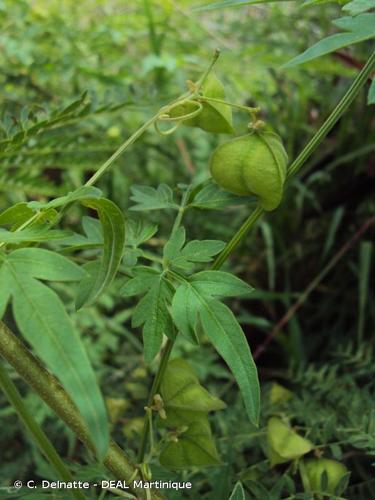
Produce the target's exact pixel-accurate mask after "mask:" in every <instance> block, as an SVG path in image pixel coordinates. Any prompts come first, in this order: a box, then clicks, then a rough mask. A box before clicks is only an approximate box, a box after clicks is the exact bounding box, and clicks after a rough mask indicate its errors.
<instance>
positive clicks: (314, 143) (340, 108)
mask: <svg viewBox="0 0 375 500" xmlns="http://www.w3.org/2000/svg"><path fill="white" fill-rule="evenodd" d="M374 69H375V52H373V54H372V55H371V56H370V58H369V59H368V61H367V63H366V65H365V66H364V67H363V69H362V70H361V71H360V73H358V75H357V77H356V78H355V79H354V81H353V83H352V84H351V86H350V87H349V89H348V90H347V92H346V93H345V94H344V96H343V97H342V98H341V100H340V102H339V103H338V105H337V106H336V107H335V109H334V110H333V111H332V113H331V114H330V115H329V117H328V118H327V119H326V121H325V122H324V123H323V125H322V126H321V127H320V129H319V130H318V131H317V132H316V133H315V134H314V136H313V137H312V139H311V140H310V141H309V142H308V143H307V144H306V146H305V147H304V148H303V150H302V151H301V153H300V154H299V155H298V156H297V158H296V159H295V160H294V161H293V162H292V163H291V165H290V166H289V168H288V173H287V178H288V179H290V178H291V177H292V176H294V175H295V174H296V173H297V172H298V171H299V170H300V168H301V167H302V166H303V165H304V164H305V162H306V161H307V160H308V159H309V158H310V156H311V155H312V154H313V153H314V151H315V150H316V149H317V147H318V146H319V145H320V144H321V142H322V141H323V140H324V139H325V138H326V136H327V135H328V133H329V132H330V131H331V130H332V128H333V127H334V126H335V124H336V123H337V122H338V120H339V119H340V118H341V117H342V115H343V114H344V113H345V111H346V110H347V109H348V107H349V106H350V105H351V103H352V102H353V101H354V99H355V98H356V97H357V95H358V94H359V92H360V90H361V89H362V87H363V86H364V84H365V83H366V81H367V79H368V77H369V76H370V75H371V74H372V72H373V71H374ZM264 213H265V210H264V209H263V208H261V207H260V206H257V207H256V208H255V210H254V211H253V212H252V213H251V214H250V215H249V217H248V218H247V219H246V220H245V222H244V223H243V224H242V226H241V227H240V228H239V229H238V231H236V233H235V234H234V236H233V237H232V238H231V240H230V241H229V242H228V243H227V244H226V245H225V247H224V249H223V250H222V251H221V253H220V254H219V255H218V256H217V258H216V259H215V261H214V262H213V264H212V266H211V269H212V270H217V269H220V268H221V267H222V265H223V264H224V262H225V261H226V260H227V259H228V257H229V256H230V255H231V254H232V253H233V252H234V250H235V249H236V248H237V246H238V245H239V244H240V242H241V241H242V240H243V239H244V238H245V236H246V235H247V234H248V232H249V231H250V229H251V228H252V227H254V225H255V224H256V222H257V221H258V220H259V219H260V217H261V216H262V215H263V214H264ZM174 342H175V341H174V340H168V342H167V344H166V346H168V349H167V348H166V349H164V351H163V353H162V356H161V359H160V365H159V369H158V371H157V373H156V376H155V379H154V382H153V384H152V387H151V390H150V395H151V394H153V395H152V398H153V396H154V394H155V393H156V392H157V390H158V388H159V385H160V381H161V380H162V378H163V374H164V371H165V367H166V366H167V363H168V360H169V357H170V355H171V352H172V349H173V346H174ZM152 398H151V399H152ZM148 429H149V426H148V425H145V427H144V430H143V435H142V447H141V449H140V453H139V460H140V461H142V460H143V458H144V455H145V445H146V442H147V436H148Z"/></svg>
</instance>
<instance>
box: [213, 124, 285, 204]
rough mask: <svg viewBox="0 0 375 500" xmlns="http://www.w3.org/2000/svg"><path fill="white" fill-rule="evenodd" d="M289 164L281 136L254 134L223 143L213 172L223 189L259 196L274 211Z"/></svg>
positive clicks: (215, 153)
mask: <svg viewBox="0 0 375 500" xmlns="http://www.w3.org/2000/svg"><path fill="white" fill-rule="evenodd" d="M287 162H288V156H287V153H286V151H285V149H284V146H283V144H282V142H281V139H280V138H279V136H278V135H276V134H274V133H272V132H263V131H253V132H251V133H250V134H246V135H243V136H241V137H237V138H235V139H232V140H230V141H228V142H225V143H224V144H221V145H220V146H219V147H218V148H217V149H216V150H215V151H214V153H213V154H212V156H211V160H210V171H211V175H212V177H213V179H214V180H215V181H216V182H217V183H218V184H219V186H221V187H222V188H224V189H226V190H227V191H230V192H231V193H234V194H238V195H240V196H249V195H256V196H258V198H259V204H260V206H261V207H262V208H264V209H265V210H274V209H275V208H276V207H277V206H278V205H279V203H280V201H281V198H282V194H283V187H284V183H285V179H286V167H287Z"/></svg>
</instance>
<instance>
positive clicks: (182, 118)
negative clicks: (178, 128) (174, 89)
mask: <svg viewBox="0 0 375 500" xmlns="http://www.w3.org/2000/svg"><path fill="white" fill-rule="evenodd" d="M184 104H193V105H194V106H196V107H197V108H196V109H195V110H194V111H191V112H190V113H186V115H180V116H169V114H168V113H169V112H170V111H172V109H174V108H177V107H178V106H181V105H184ZM202 109H203V106H202V104H201V103H200V102H198V101H194V100H192V99H183V100H181V101H177V102H175V103H173V104H171V105H170V106H167V107H166V108H165V109H164V110H163V111H165V114H163V115H161V116H160V118H159V120H160V121H164V122H179V121H182V122H184V121H185V120H190V119H191V118H194V117H195V116H197V115H199V113H200V112H201V111H202Z"/></svg>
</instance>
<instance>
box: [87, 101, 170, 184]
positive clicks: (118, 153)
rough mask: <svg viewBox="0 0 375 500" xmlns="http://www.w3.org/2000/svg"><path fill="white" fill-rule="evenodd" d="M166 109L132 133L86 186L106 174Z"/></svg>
mask: <svg viewBox="0 0 375 500" xmlns="http://www.w3.org/2000/svg"><path fill="white" fill-rule="evenodd" d="M164 113H165V111H161V110H159V111H158V112H157V113H156V115H154V116H153V117H152V118H150V119H149V120H147V122H145V123H144V124H143V125H142V126H141V127H140V128H139V129H138V130H137V131H136V132H134V134H132V135H131V136H130V137H129V138H128V139H127V140H126V141H125V142H124V143H123V144H122V145H121V146H120V147H119V148H118V149H117V150H116V151H115V152H114V153H113V155H112V156H110V157H109V158H108V160H107V161H105V162H104V163H103V165H102V166H101V167H99V169H98V170H97V171H96V172H95V174H94V175H92V176H91V177H90V179H89V180H88V181H87V182H86V183H85V186H93V185H94V184H95V183H96V182H97V181H98V180H99V179H100V177H101V176H102V175H103V174H105V172H106V171H107V170H108V169H109V168H110V167H111V166H112V164H113V163H114V162H115V161H116V160H117V158H119V157H120V156H121V155H122V153H123V152H124V151H125V150H126V149H127V148H128V147H129V146H131V145H132V144H134V142H135V141H136V140H137V139H139V138H140V137H141V135H143V133H144V132H145V131H146V130H147V129H148V128H149V127H150V126H151V125H153V124H154V123H156V122H157V121H158V119H159V117H160V116H161V115H162V114H164Z"/></svg>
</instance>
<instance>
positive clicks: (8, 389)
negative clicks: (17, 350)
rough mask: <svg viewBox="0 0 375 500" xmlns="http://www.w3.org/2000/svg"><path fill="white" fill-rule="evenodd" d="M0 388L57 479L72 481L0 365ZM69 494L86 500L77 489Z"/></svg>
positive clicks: (68, 471) (71, 477)
mask: <svg viewBox="0 0 375 500" xmlns="http://www.w3.org/2000/svg"><path fill="white" fill-rule="evenodd" d="M0 388H1V389H2V390H3V392H4V394H5V396H6V397H7V399H8V401H9V402H10V403H11V405H12V406H13V408H14V409H15V410H16V412H17V414H18V416H19V418H20V419H21V421H22V422H23V424H24V426H25V427H26V429H27V430H28V432H29V433H30V435H31V436H32V438H33V439H34V441H35V443H36V444H37V445H38V447H39V449H40V451H41V452H42V453H43V455H44V456H45V457H46V459H47V460H48V461H49V463H50V464H51V466H52V467H53V468H54V470H55V472H56V473H57V475H58V477H59V478H60V479H62V480H63V481H68V482H70V481H73V476H72V474H71V473H70V470H69V469H68V468H67V467H66V465H65V464H64V462H63V461H62V460H61V458H60V456H59V454H58V453H57V451H56V449H55V448H54V446H53V444H52V443H51V441H50V440H49V439H48V437H47V436H46V434H45V433H44V432H43V430H42V429H41V427H40V426H39V425H38V423H37V422H36V421H35V419H34V417H33V416H32V414H31V413H30V412H29V409H28V408H27V406H26V405H25V403H24V401H23V399H22V397H21V395H20V393H19V392H18V389H17V387H16V386H15V385H14V383H13V382H12V380H11V378H10V377H9V375H8V373H7V371H6V370H5V368H4V367H3V365H2V363H0ZM70 494H71V496H72V497H73V498H77V499H78V500H85V498H86V497H85V495H83V493H81V491H80V490H78V489H73V490H71V491H70Z"/></svg>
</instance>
